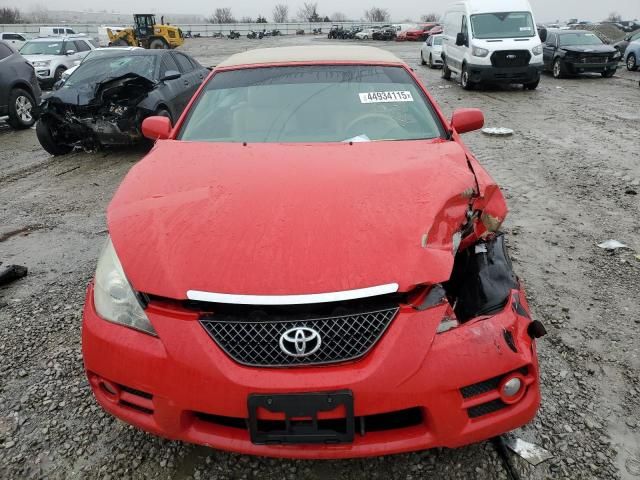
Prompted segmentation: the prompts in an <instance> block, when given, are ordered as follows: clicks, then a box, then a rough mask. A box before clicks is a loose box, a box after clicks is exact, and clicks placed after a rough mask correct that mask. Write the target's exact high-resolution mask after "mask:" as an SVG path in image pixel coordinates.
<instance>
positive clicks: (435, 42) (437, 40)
mask: <svg viewBox="0 0 640 480" xmlns="http://www.w3.org/2000/svg"><path fill="white" fill-rule="evenodd" d="M433 45H434V46H438V45H442V37H436V38H434V39H433Z"/></svg>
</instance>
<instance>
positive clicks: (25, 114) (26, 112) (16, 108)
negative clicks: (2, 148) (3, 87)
mask: <svg viewBox="0 0 640 480" xmlns="http://www.w3.org/2000/svg"><path fill="white" fill-rule="evenodd" d="M35 106H36V102H35V100H34V99H33V97H32V96H31V94H30V93H29V92H27V91H26V90H23V89H21V88H14V89H13V90H11V93H10V94H9V125H11V126H12V127H13V128H15V129H23V128H29V127H31V126H32V125H33V124H34V123H36V117H35Z"/></svg>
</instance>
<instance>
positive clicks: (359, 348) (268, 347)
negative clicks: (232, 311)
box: [200, 306, 398, 367]
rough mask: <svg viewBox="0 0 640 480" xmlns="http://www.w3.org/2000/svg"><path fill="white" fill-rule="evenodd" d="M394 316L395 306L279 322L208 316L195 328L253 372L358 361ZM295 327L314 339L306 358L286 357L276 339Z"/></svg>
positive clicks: (277, 320)
mask: <svg viewBox="0 0 640 480" xmlns="http://www.w3.org/2000/svg"><path fill="white" fill-rule="evenodd" d="M397 312H398V307H397V306H396V307H393V308H386V309H380V310H374V311H367V312H357V313H348V314H343V315H334V316H327V317H323V318H305V319H300V318H291V319H282V318H278V317H275V316H274V317H269V316H268V315H267V316H266V318H264V319H257V320H254V319H252V318H238V317H237V316H235V315H234V316H231V318H229V317H230V316H228V315H220V316H219V318H218V316H216V315H215V314H213V315H211V317H210V318H208V317H207V318H202V319H201V320H200V323H201V324H202V326H203V327H204V328H205V330H206V331H207V332H208V333H209V335H210V336H211V338H212V339H213V340H214V341H215V342H216V343H217V344H218V345H219V346H220V348H222V350H224V351H225V352H226V353H227V355H229V356H230V357H231V358H232V359H233V360H235V361H236V362H238V363H241V364H243V365H248V366H255V367H287V366H295V365H317V364H328V363H337V362H344V361H348V360H355V359H357V358H360V357H362V356H364V355H365V354H366V353H367V352H368V351H369V350H371V348H373V346H374V345H375V344H376V342H377V341H378V340H379V339H380V337H381V336H382V334H383V333H384V332H385V330H386V329H387V327H388V326H389V324H390V323H391V320H393V318H394V317H395V315H396V313H397ZM299 327H304V328H309V329H313V330H315V331H316V332H317V333H318V335H319V337H320V347H319V348H318V349H317V351H315V352H314V353H312V354H310V355H308V356H300V357H296V356H292V355H290V354H287V353H285V352H284V351H283V350H282V348H281V346H280V340H281V337H282V335H283V334H284V333H285V332H287V331H288V330H291V329H293V328H299ZM287 345H288V346H289V349H290V351H291V350H293V348H292V346H291V344H287ZM307 346H308V347H309V350H313V348H312V347H314V346H315V344H314V343H312V342H311V344H310V345H307ZM294 353H295V351H294Z"/></svg>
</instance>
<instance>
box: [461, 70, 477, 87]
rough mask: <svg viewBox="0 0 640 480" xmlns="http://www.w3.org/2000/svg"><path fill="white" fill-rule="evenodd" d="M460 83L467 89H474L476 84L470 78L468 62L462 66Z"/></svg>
mask: <svg viewBox="0 0 640 480" xmlns="http://www.w3.org/2000/svg"><path fill="white" fill-rule="evenodd" d="M460 84H461V85H462V88H464V89H465V90H473V88H474V86H475V85H474V83H473V82H472V81H471V79H470V75H469V69H468V68H467V65H466V64H464V65H463V66H462V73H461V74H460Z"/></svg>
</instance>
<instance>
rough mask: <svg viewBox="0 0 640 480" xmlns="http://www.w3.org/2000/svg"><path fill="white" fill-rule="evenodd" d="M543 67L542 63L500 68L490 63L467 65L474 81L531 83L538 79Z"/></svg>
mask: <svg viewBox="0 0 640 480" xmlns="http://www.w3.org/2000/svg"><path fill="white" fill-rule="evenodd" d="M543 69H544V64H542V63H540V64H535V63H534V64H529V65H527V66H524V67H502V68H499V67H494V66H492V65H473V64H471V65H469V73H470V75H471V76H470V80H471V81H472V82H474V83H533V82H536V81H538V80H540V75H541V74H542V70H543Z"/></svg>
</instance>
